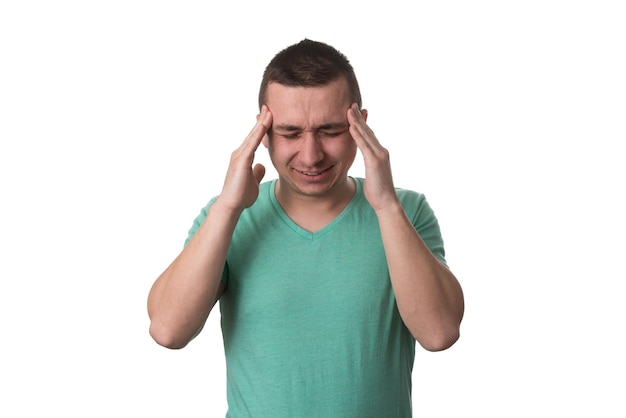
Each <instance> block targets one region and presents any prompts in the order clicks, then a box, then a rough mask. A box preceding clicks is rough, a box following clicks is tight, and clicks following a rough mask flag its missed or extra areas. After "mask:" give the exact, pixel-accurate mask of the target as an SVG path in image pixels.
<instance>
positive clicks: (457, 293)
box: [378, 203, 464, 351]
mask: <svg viewBox="0 0 626 418" xmlns="http://www.w3.org/2000/svg"><path fill="white" fill-rule="evenodd" d="M378 220H379V224H380V229H381V234H382V239H383V245H384V247H385V255H386V257H387V264H388V267H389V274H390V276H391V283H392V287H393V289H394V294H395V296H396V301H397V305H398V310H399V311H400V315H401V317H402V320H403V321H404V323H405V325H406V326H407V328H408V329H409V330H410V331H411V333H412V334H413V336H414V337H415V339H416V340H417V341H418V342H419V343H420V344H421V345H422V346H423V347H424V348H426V349H427V350H431V351H437V350H443V349H446V348H448V347H450V346H451V345H452V344H454V342H455V341H456V340H457V339H458V336H459V327H460V323H461V319H462V317H463V310H464V300H463V293H462V290H461V287H460V285H459V283H458V281H457V279H456V278H455V277H454V275H453V274H452V272H451V271H450V270H448V268H446V267H445V266H444V265H443V264H442V263H441V262H439V260H437V258H436V257H435V256H434V255H433V254H432V253H431V251H430V249H429V248H428V246H427V245H426V244H425V243H424V241H423V240H422V239H421V237H420V236H419V234H418V233H417V232H416V231H415V228H414V227H413V225H412V224H411V222H410V220H409V219H408V218H407V217H406V215H405V213H404V210H403V209H402V206H401V205H400V204H399V203H398V204H397V205H392V206H390V207H389V208H387V209H385V211H384V212H379V213H378Z"/></svg>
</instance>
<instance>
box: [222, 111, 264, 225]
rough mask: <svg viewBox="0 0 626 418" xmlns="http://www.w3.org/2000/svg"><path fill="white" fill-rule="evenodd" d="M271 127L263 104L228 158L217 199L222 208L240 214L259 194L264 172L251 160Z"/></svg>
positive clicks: (262, 168) (260, 166)
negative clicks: (224, 177) (244, 136)
mask: <svg viewBox="0 0 626 418" xmlns="http://www.w3.org/2000/svg"><path fill="white" fill-rule="evenodd" d="M270 126H272V114H271V113H270V111H269V109H268V108H267V106H266V105H263V107H262V108H261V113H260V114H259V115H258V116H257V122H256V124H255V125H254V128H252V130H251V131H250V133H249V134H248V136H247V137H246V139H245V140H244V141H243V143H242V144H241V145H240V146H239V148H237V149H236V150H235V151H233V153H232V154H231V157H230V164H229V166H228V171H227V173H226V179H225V180H224V187H223V188H222V193H221V194H220V195H219V197H218V199H217V200H218V202H219V204H220V205H221V206H222V207H226V208H229V209H231V210H233V211H235V212H239V213H241V212H242V211H243V210H244V209H246V208H248V207H250V206H252V204H253V203H254V202H255V201H256V199H257V197H258V196H259V183H260V182H261V180H262V179H263V176H264V175H265V167H264V166H263V165H262V164H256V165H255V166H254V167H252V163H253V162H254V153H255V152H256V150H257V148H258V147H259V144H260V143H261V141H262V140H263V137H264V136H265V134H266V133H267V131H268V130H269V128H270Z"/></svg>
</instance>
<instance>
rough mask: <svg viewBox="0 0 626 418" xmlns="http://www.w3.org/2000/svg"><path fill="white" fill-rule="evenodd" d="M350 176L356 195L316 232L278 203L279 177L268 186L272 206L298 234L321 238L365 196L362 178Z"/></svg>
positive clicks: (305, 236)
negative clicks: (301, 224) (298, 221)
mask: <svg viewBox="0 0 626 418" xmlns="http://www.w3.org/2000/svg"><path fill="white" fill-rule="evenodd" d="M350 178H351V179H352V180H353V181H354V186H355V190H354V195H353V196H352V199H350V202H348V204H347V205H346V207H345V208H343V210H342V211H341V212H339V214H338V215H337V216H335V218H334V219H333V220H332V221H330V222H329V223H328V224H326V225H325V226H324V227H323V228H321V229H319V230H317V231H315V232H311V231H307V230H306V229H304V228H302V227H301V226H300V225H298V224H297V223H295V222H294V221H293V220H292V219H291V218H290V217H289V216H288V215H287V213H286V212H285V211H284V209H283V208H282V206H280V203H278V199H277V198H276V182H277V181H278V179H274V180H272V182H271V184H270V187H269V188H268V189H269V191H268V192H269V197H270V200H271V202H272V206H273V207H274V210H275V211H276V213H277V214H278V216H279V217H280V219H281V220H282V221H283V222H284V223H285V224H286V225H287V226H288V227H289V228H290V229H291V230H292V231H294V232H295V233H296V234H298V235H300V236H301V237H303V238H306V239H309V240H311V241H313V240H316V239H319V238H320V237H322V236H324V235H326V234H327V233H328V232H330V231H331V230H333V229H334V227H335V225H337V224H338V223H339V222H341V221H342V219H343V218H345V217H346V215H347V214H348V213H349V212H350V211H351V210H352V207H353V206H354V205H355V204H356V202H357V201H358V200H359V199H361V198H362V197H363V192H362V190H363V186H362V184H361V181H359V180H360V179H356V178H353V177H350Z"/></svg>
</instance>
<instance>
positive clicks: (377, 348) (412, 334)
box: [148, 39, 464, 418]
mask: <svg viewBox="0 0 626 418" xmlns="http://www.w3.org/2000/svg"><path fill="white" fill-rule="evenodd" d="M259 106H260V114H259V115H258V116H257V123H256V125H255V126H254V128H253V129H252V131H251V132H250V134H249V135H248V137H247V138H246V139H245V141H244V142H243V143H242V144H241V146H240V147H239V148H238V149H237V150H235V151H234V152H233V153H232V156H231V159H230V165H229V168H228V172H227V173H226V179H225V181H224V185H223V189H222V191H221V193H220V194H219V195H218V196H217V197H215V198H213V199H212V200H211V201H210V202H209V204H208V205H207V206H206V207H205V208H204V209H203V210H202V212H201V214H200V215H199V216H198V217H197V219H196V220H195V222H194V224H193V227H192V228H191V230H190V232H189V238H188V240H187V242H186V245H185V248H184V249H183V251H182V252H181V253H180V255H179V256H178V257H177V258H176V259H175V260H174V261H173V263H172V264H171V265H170V266H169V267H168V268H167V269H166V270H165V271H164V272H163V274H162V275H161V276H160V277H159V278H158V279H157V280H156V282H155V283H154V285H153V287H152V289H151V291H150V295H149V298H148V312H149V315H150V319H151V324H150V333H151V335H152V337H153V338H154V339H155V340H156V341H157V342H158V343H159V344H161V345H164V346H166V347H170V348H182V347H184V346H185V345H186V344H187V343H189V341H190V340H192V339H193V338H194V337H195V336H196V335H197V334H198V333H199V332H200V330H201V329H202V327H203V325H204V323H205V321H206V319H207V317H208V315H209V312H210V311H211V309H212V308H213V306H214V305H215V304H216V302H217V301H218V300H219V301H220V311H221V315H222V334H223V338H224V349H225V355H226V364H227V397H228V406H229V409H228V415H227V416H232V417H248V416H251V417H255V418H256V417H272V418H277V417H289V418H294V417H306V418H310V417H318V416H319V417H359V418H363V417H376V418H381V417H410V416H411V371H412V367H413V361H414V356H415V341H418V342H419V344H420V345H421V346H423V347H424V348H425V349H427V350H431V351H437V350H444V349H446V348H448V347H450V346H451V345H452V344H454V342H455V341H456V340H457V338H458V336H459V327H460V323H461V319H462V316H463V310H464V300H463V294H462V290H461V287H460V285H459V283H458V281H457V280H456V278H455V277H454V275H453V274H452V273H451V271H450V270H449V269H448V268H447V266H446V264H445V259H444V249H443V242H442V239H441V235H440V231H439V226H438V222H437V219H436V218H435V215H434V213H433V211H432V210H431V208H430V207H429V205H428V204H427V202H426V200H425V199H424V196H423V195H421V194H419V193H416V192H413V191H410V190H406V189H399V188H395V186H394V184H393V180H392V176H391V168H390V164H389V155H388V152H387V150H386V149H385V148H383V147H382V146H381V144H380V143H379V142H378V140H377V138H376V136H375V135H374V133H373V132H372V130H371V129H370V128H369V127H368V125H367V124H366V119H367V111H366V110H364V109H361V95H360V92H359V86H358V83H357V80H356V77H355V75H354V71H353V68H352V66H351V64H350V63H349V61H348V60H347V58H346V57H345V56H344V55H343V54H341V53H340V52H338V51H337V50H335V49H334V48H333V47H331V46H329V45H326V44H323V43H319V42H314V41H311V40H306V39H305V40H303V41H302V42H300V43H297V44H295V45H292V46H290V47H288V48H286V49H284V50H283V51H281V52H280V53H278V54H277V55H276V56H275V57H274V59H273V60H272V61H271V62H270V64H269V65H268V67H267V68H266V70H265V73H264V76H263V80H262V83H261V88H260V93H259ZM261 143H263V145H264V146H265V147H267V149H268V151H269V155H270V158H271V161H272V164H273V165H274V167H275V168H276V170H277V172H278V179H276V180H272V181H268V182H263V183H261V180H262V178H263V176H264V174H265V169H264V167H263V166H262V165H259V164H256V165H253V159H254V154H255V151H256V150H257V148H258V146H259V145H260V144H261ZM357 149H359V150H360V151H361V154H362V155H363V159H364V164H365V178H364V179H361V178H353V177H351V176H348V170H349V169H350V167H351V165H352V163H353V161H354V159H355V156H356V153H357Z"/></svg>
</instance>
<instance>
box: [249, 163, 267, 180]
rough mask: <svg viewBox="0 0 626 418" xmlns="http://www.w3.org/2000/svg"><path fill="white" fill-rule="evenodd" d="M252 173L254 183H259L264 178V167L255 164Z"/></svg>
mask: <svg viewBox="0 0 626 418" xmlns="http://www.w3.org/2000/svg"><path fill="white" fill-rule="evenodd" d="M252 172H253V173H254V178H255V179H256V182H257V183H261V180H263V177H264V176H265V166H264V165H263V164H256V165H255V166H254V168H253V169H252Z"/></svg>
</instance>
